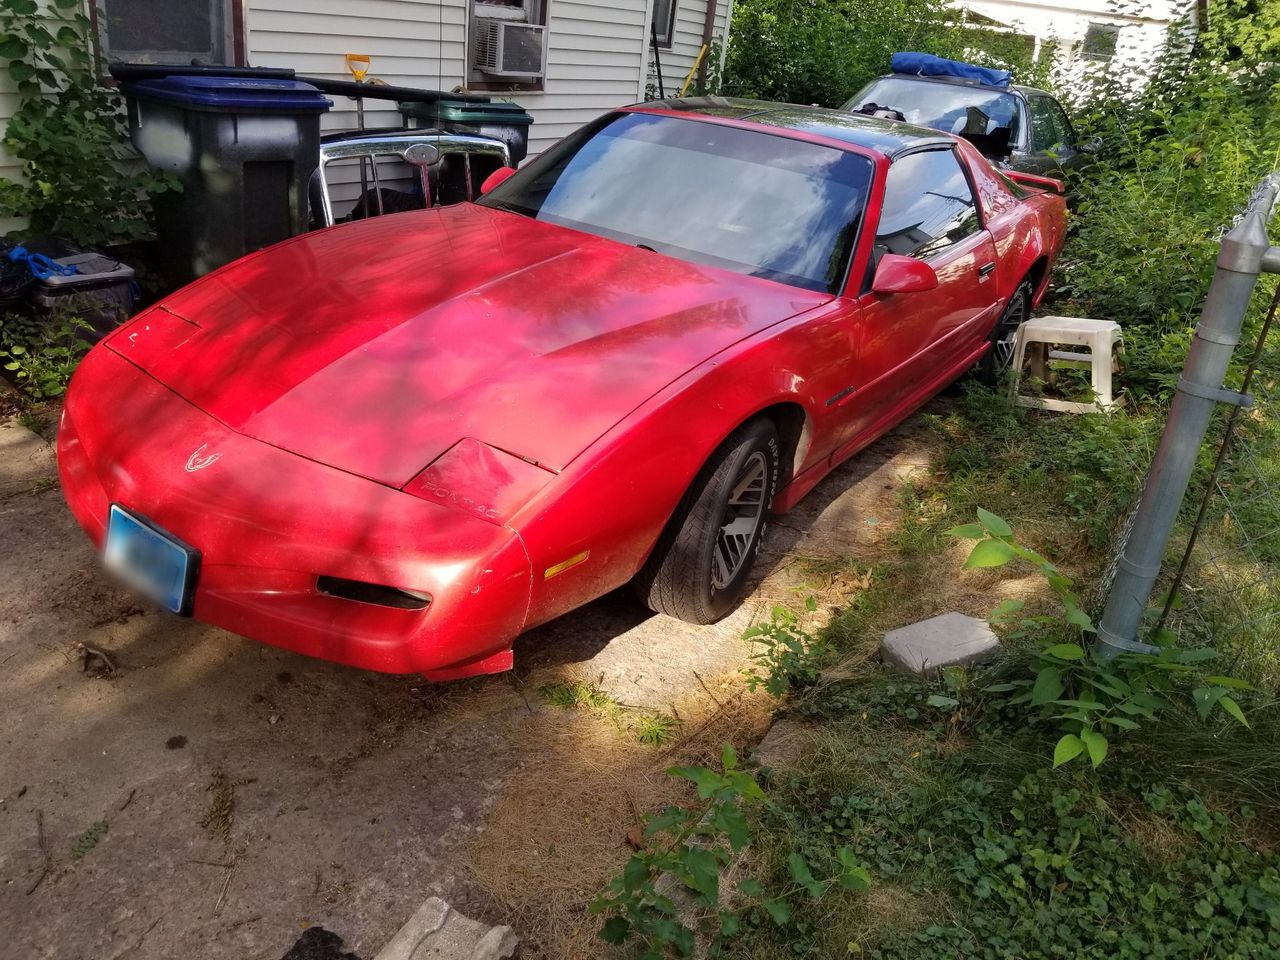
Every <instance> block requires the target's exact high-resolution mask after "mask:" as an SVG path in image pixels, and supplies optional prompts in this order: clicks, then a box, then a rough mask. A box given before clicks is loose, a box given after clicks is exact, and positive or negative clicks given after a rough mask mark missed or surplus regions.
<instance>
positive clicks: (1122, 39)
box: [956, 0, 1193, 87]
mask: <svg viewBox="0 0 1280 960" xmlns="http://www.w3.org/2000/svg"><path fill="white" fill-rule="evenodd" d="M956 6H959V7H962V8H967V9H968V10H970V11H972V12H973V13H976V14H979V15H981V16H985V17H990V18H992V19H993V20H997V21H999V22H1000V23H1004V24H1008V25H1010V26H1012V27H1015V28H1016V29H1018V30H1019V32H1023V33H1028V34H1030V35H1031V36H1034V37H1036V38H1037V39H1038V40H1040V41H1041V42H1044V41H1050V40H1052V41H1055V42H1056V43H1057V45H1058V49H1057V54H1056V56H1057V61H1058V66H1059V68H1060V69H1061V70H1062V72H1063V74H1064V79H1065V81H1066V82H1065V84H1064V85H1065V86H1067V87H1070V86H1071V85H1073V84H1076V83H1080V82H1082V81H1084V80H1086V79H1087V78H1088V77H1089V76H1090V75H1091V74H1094V73H1098V72H1100V71H1102V70H1104V69H1107V68H1109V67H1116V66H1118V67H1119V68H1120V74H1121V76H1122V77H1126V78H1127V79H1128V81H1129V82H1130V83H1131V84H1134V85H1139V84H1141V83H1142V82H1143V80H1144V77H1145V73H1146V71H1147V69H1148V68H1149V67H1150V66H1151V64H1152V63H1153V62H1154V61H1155V59H1156V57H1158V56H1159V55H1160V53H1161V51H1163V50H1164V47H1165V44H1166V41H1167V39H1168V36H1169V28H1170V26H1172V25H1173V24H1174V23H1175V22H1176V21H1178V20H1179V19H1180V18H1184V17H1187V16H1190V15H1191V12H1192V10H1193V3H1192V0H1138V2H1134V3H1124V4H1119V3H1116V2H1113V0H1072V2H1071V3H1069V4H1058V3H1052V2H1041V0H961V2H958V3H956ZM1122 11H1123V12H1122ZM1091 23H1106V24H1113V25H1115V26H1117V27H1119V29H1120V33H1119V36H1118V38H1117V41H1116V54H1115V59H1114V61H1112V62H1110V63H1108V62H1107V61H1100V60H1096V59H1092V58H1089V57H1085V56H1083V55H1081V53H1080V50H1079V45H1080V44H1082V43H1083V41H1084V38H1085V33H1086V31H1087V30H1088V29H1089V24H1091Z"/></svg>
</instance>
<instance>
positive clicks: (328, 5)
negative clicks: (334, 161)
mask: <svg viewBox="0 0 1280 960" xmlns="http://www.w3.org/2000/svg"><path fill="white" fill-rule="evenodd" d="M245 7H246V9H245V32H246V34H247V37H246V39H245V56H246V58H247V60H248V62H249V63H250V64H252V65H253V66H255V67H291V68H292V69H294V70H296V71H297V72H298V73H300V74H303V75H305V76H314V77H325V78H328V79H331V80H350V79H351V74H350V73H348V72H347V67H346V55H347V54H348V53H363V54H368V55H369V56H370V57H371V58H372V61H373V63H372V69H371V71H370V76H374V77H378V78H379V79H381V80H385V81H386V82H387V83H390V84H394V85H397V86H406V87H426V88H429V89H433V90H435V89H443V90H451V89H453V87H454V86H455V85H457V84H458V83H460V82H462V77H463V71H464V69H465V61H466V49H467V16H466V7H465V5H464V4H463V3H461V2H457V0H455V2H451V3H448V2H446V3H437V2H428V0H250V2H248V3H246V5H245ZM332 99H333V101H334V105H333V109H332V110H331V111H329V113H327V114H326V115H325V117H324V120H323V124H322V126H323V129H325V130H342V129H354V128H355V126H356V116H355V112H356V108H355V102H354V101H353V100H348V99H347V98H345V97H333V98H332ZM365 124H366V126H370V127H377V126H383V127H392V126H399V125H400V114H399V113H397V112H396V109H395V104H394V103H392V102H390V101H387V100H383V101H378V100H366V101H365Z"/></svg>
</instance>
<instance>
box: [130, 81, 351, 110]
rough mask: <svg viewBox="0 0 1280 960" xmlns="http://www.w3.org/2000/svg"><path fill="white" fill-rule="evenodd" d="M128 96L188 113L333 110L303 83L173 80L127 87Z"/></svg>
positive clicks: (139, 83) (314, 90)
mask: <svg viewBox="0 0 1280 960" xmlns="http://www.w3.org/2000/svg"><path fill="white" fill-rule="evenodd" d="M125 92H126V93H128V94H129V95H131V96H136V97H139V98H142V99H146V100H152V101H159V102H161V103H172V104H175V105H178V106H184V107H187V108H188V109H195V110H210V111H217V112H220V113H222V112H225V113H244V112H248V113H324V112H325V111H326V110H328V109H329V108H330V107H332V106H333V101H332V100H329V99H328V98H327V97H325V96H324V94H322V93H321V92H320V91H319V90H317V89H316V88H315V87H313V86H312V85H311V84H309V83H303V82H302V81H301V80H276V79H266V78H259V77H207V76H171V77H159V78H156V79H152V80H139V81H138V82H137V83H129V84H125Z"/></svg>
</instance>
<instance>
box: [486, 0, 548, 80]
mask: <svg viewBox="0 0 1280 960" xmlns="http://www.w3.org/2000/svg"><path fill="white" fill-rule="evenodd" d="M549 2H550V0H471V3H470V7H471V18H470V20H471V22H470V35H469V40H468V49H469V50H470V61H469V66H468V69H467V87H468V88H469V89H472V90H497V91H502V90H541V89H542V79H543V74H544V71H545V68H546V42H547V37H546V31H545V29H542V30H538V29H528V30H526V29H522V28H521V27H522V25H527V26H529V27H532V28H538V27H542V28H545V27H546V25H547V5H548V3H549ZM503 23H506V24H511V25H512V26H513V27H514V28H515V29H507V30H504V31H502V32H503V36H502V38H501V41H500V42H499V38H498V30H497V29H496V28H497V26H498V25H499V24H503ZM499 43H500V45H499ZM499 51H501V53H502V56H501V57H499V56H498V53H499ZM524 68H527V69H528V70H529V73H527V74H525V73H516V72H514V71H519V70H522V69H524Z"/></svg>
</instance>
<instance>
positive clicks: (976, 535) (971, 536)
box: [942, 523, 987, 540]
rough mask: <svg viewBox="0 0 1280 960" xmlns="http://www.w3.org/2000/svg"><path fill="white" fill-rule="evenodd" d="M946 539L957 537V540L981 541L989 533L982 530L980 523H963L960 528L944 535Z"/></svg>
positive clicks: (953, 528) (955, 528) (948, 531)
mask: <svg viewBox="0 0 1280 960" xmlns="http://www.w3.org/2000/svg"><path fill="white" fill-rule="evenodd" d="M942 535H943V536H944V537H955V538H956V539H957V540H981V539H982V538H983V537H985V536H986V535H987V531H985V530H984V529H982V524H980V523H962V524H960V526H958V527H952V528H951V529H950V530H946V531H944V532H943V534H942Z"/></svg>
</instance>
